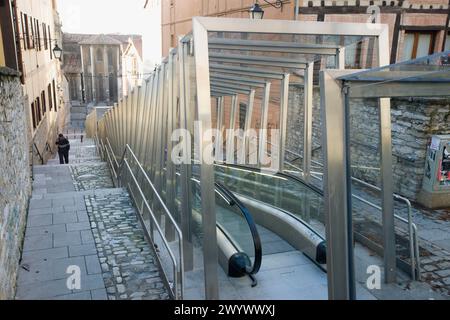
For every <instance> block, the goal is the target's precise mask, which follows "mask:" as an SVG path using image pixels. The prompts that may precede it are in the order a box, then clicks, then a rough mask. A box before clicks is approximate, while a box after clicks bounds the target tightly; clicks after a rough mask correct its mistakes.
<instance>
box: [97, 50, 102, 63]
mask: <svg viewBox="0 0 450 320" xmlns="http://www.w3.org/2000/svg"><path fill="white" fill-rule="evenodd" d="M97 61H98V62H102V61H103V51H102V50H101V49H97Z"/></svg>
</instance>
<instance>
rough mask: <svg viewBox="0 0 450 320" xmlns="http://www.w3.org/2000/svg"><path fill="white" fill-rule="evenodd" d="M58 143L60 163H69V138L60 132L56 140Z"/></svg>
mask: <svg viewBox="0 0 450 320" xmlns="http://www.w3.org/2000/svg"><path fill="white" fill-rule="evenodd" d="M56 144H57V145H58V154H59V163H60V164H64V163H66V164H68V163H69V151H70V143H69V140H67V138H66V137H64V136H63V135H62V134H61V133H60V134H59V136H58V140H56Z"/></svg>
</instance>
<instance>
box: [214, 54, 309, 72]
mask: <svg viewBox="0 0 450 320" xmlns="http://www.w3.org/2000/svg"><path fill="white" fill-rule="evenodd" d="M209 59H210V61H212V62H230V63H242V64H249V65H260V66H264V67H278V68H292V69H305V68H306V63H307V62H308V61H306V60H303V59H287V58H279V57H266V56H254V55H253V56H252V55H241V54H223V53H210V54H209Z"/></svg>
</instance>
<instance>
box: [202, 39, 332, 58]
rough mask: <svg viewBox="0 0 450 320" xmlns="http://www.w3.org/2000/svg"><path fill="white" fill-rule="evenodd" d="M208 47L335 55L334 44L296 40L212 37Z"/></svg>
mask: <svg viewBox="0 0 450 320" xmlns="http://www.w3.org/2000/svg"><path fill="white" fill-rule="evenodd" d="M209 48H210V49H221V50H241V51H263V52H282V53H296V54H318V55H331V56H333V55H335V54H336V49H337V48H338V46H336V45H319V44H305V43H298V42H282V41H260V40H241V39H226V38H213V39H210V40H209Z"/></svg>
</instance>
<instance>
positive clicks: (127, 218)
mask: <svg viewBox="0 0 450 320" xmlns="http://www.w3.org/2000/svg"><path fill="white" fill-rule="evenodd" d="M86 206H87V211H88V214H89V218H90V220H91V226H92V230H93V233H94V239H95V243H96V246H97V251H98V256H99V258H100V263H101V268H102V273H103V279H104V281H105V285H106V291H107V293H108V297H109V299H111V300H115V299H121V300H122V299H132V300H141V299H152V300H166V299H168V298H169V297H168V294H167V292H166V289H165V287H164V284H163V282H162V281H161V278H160V276H159V271H158V268H157V266H156V264H155V261H154V259H153V256H152V253H151V252H150V248H149V245H148V243H147V241H146V239H145V237H144V231H143V230H142V227H141V225H140V223H139V221H138V220H137V218H136V216H135V210H134V209H133V207H132V204H131V203H130V198H129V196H128V194H126V193H124V192H123V191H122V190H119V191H115V192H111V193H109V194H104V195H101V196H100V195H89V196H86Z"/></svg>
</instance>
